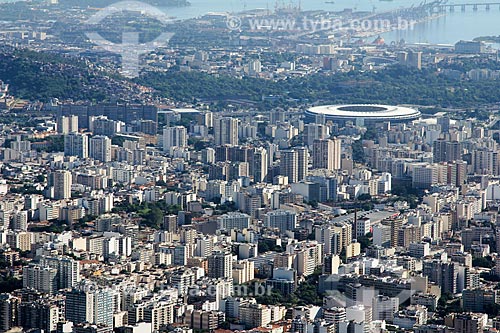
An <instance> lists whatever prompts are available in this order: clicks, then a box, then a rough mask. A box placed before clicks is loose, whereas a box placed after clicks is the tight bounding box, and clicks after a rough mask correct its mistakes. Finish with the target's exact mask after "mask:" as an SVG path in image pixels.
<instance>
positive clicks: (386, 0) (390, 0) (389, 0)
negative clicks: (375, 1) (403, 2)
mask: <svg viewBox="0 0 500 333" xmlns="http://www.w3.org/2000/svg"><path fill="white" fill-rule="evenodd" d="M379 1H385V2H392V1H394V0H379Z"/></svg>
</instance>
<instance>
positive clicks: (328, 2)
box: [325, 1, 335, 5]
mask: <svg viewBox="0 0 500 333" xmlns="http://www.w3.org/2000/svg"><path fill="white" fill-rule="evenodd" d="M325 3H327V4H330V5H334V4H335V1H325Z"/></svg>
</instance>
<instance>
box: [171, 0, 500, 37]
mask: <svg viewBox="0 0 500 333" xmlns="http://www.w3.org/2000/svg"><path fill="white" fill-rule="evenodd" d="M429 1H430V0H429ZM190 2H191V6H190V7H186V8H166V9H165V10H166V11H167V12H168V14H169V16H175V17H177V18H179V19H186V18H193V17H198V16H201V15H203V14H206V13H208V12H240V11H243V10H245V9H247V10H249V9H256V8H269V9H271V10H272V9H274V8H275V4H276V1H268V0H190ZM421 2H422V1H421V0H418V1H414V0H394V1H378V0H377V1H373V0H335V1H334V4H331V3H326V1H325V0H303V1H302V2H301V6H302V9H303V10H331V11H341V10H343V9H345V8H353V9H356V10H363V11H372V10H373V9H374V8H375V10H376V11H384V10H389V9H395V8H400V7H410V6H412V5H414V6H417V5H418V4H420V3H421ZM471 2H478V3H482V2H483V3H484V2H491V1H490V0H472V1H471V0H458V1H451V2H449V3H453V4H460V3H471ZM278 3H279V4H281V5H283V4H285V5H289V4H290V3H291V2H290V1H289V0H284V1H282V0H280V1H278ZM292 3H294V4H298V3H299V1H298V0H294V1H292ZM491 35H500V7H499V6H492V7H491V8H490V10H489V11H486V10H485V9H484V7H482V8H481V7H480V8H479V10H478V11H477V12H474V11H472V9H471V8H469V9H467V11H466V12H461V11H460V9H457V10H456V11H455V12H454V13H447V14H446V16H443V17H441V18H439V19H435V20H432V21H429V22H424V23H421V24H418V25H416V26H415V29H413V30H410V31H394V32H391V33H386V34H384V35H383V37H384V38H385V39H386V41H389V42H390V41H399V40H401V39H404V40H405V41H406V42H409V43H433V44H454V43H456V42H457V41H459V40H461V39H473V38H475V37H479V36H491Z"/></svg>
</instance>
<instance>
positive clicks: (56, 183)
mask: <svg viewBox="0 0 500 333" xmlns="http://www.w3.org/2000/svg"><path fill="white" fill-rule="evenodd" d="M72 183H73V180H72V177H71V173H70V172H69V171H66V170H57V171H54V172H52V173H51V174H50V175H49V182H48V184H49V188H50V187H52V190H53V193H52V198H53V199H56V200H61V199H69V198H71V185H72Z"/></svg>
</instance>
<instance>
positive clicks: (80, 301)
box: [66, 284, 113, 327]
mask: <svg viewBox="0 0 500 333" xmlns="http://www.w3.org/2000/svg"><path fill="white" fill-rule="evenodd" d="M66 320H68V321H72V322H73V323H74V324H78V323H85V322H88V323H91V324H96V325H97V324H103V325H106V326H108V327H113V293H112V291H111V290H110V289H105V288H99V287H98V286H97V285H93V284H85V285H81V286H78V287H76V288H73V289H72V290H71V291H70V292H67V293H66Z"/></svg>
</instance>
